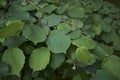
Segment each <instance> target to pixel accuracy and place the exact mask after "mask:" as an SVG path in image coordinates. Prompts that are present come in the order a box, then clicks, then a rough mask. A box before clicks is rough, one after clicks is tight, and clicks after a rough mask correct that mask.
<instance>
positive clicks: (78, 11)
mask: <svg viewBox="0 0 120 80" xmlns="http://www.w3.org/2000/svg"><path fill="white" fill-rule="evenodd" d="M67 14H68V16H70V17H72V18H83V17H85V12H84V9H83V8H81V7H79V6H72V7H69V8H68V10H67Z"/></svg>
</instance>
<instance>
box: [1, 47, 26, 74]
mask: <svg viewBox="0 0 120 80" xmlns="http://www.w3.org/2000/svg"><path fill="white" fill-rule="evenodd" d="M2 61H3V62H5V63H7V64H8V65H9V66H10V67H11V70H10V73H11V74H13V75H17V76H20V71H21V70H22V68H23V66H24V63H25V56H24V54H23V51H22V50H20V49H19V48H9V49H7V50H6V51H5V52H4V54H3V56H2Z"/></svg>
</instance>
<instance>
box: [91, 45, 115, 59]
mask: <svg viewBox="0 0 120 80" xmlns="http://www.w3.org/2000/svg"><path fill="white" fill-rule="evenodd" d="M93 52H94V53H95V54H96V55H97V56H98V57H99V58H101V59H103V58H105V57H107V56H109V55H112V54H113V49H112V48H111V47H109V46H106V45H104V44H97V46H96V47H95V49H94V50H93Z"/></svg>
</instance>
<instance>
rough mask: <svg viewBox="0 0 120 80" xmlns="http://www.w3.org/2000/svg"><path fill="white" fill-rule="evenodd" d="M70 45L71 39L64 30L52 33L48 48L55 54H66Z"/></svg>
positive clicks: (48, 40)
mask: <svg viewBox="0 0 120 80" xmlns="http://www.w3.org/2000/svg"><path fill="white" fill-rule="evenodd" d="M70 44H71V40H70V37H69V36H68V35H66V34H65V33H64V31H62V30H54V31H52V32H51V33H50V35H49V37H48V39H47V45H48V48H49V49H50V50H51V51H52V52H54V53H66V50H67V49H68V48H69V46H70Z"/></svg>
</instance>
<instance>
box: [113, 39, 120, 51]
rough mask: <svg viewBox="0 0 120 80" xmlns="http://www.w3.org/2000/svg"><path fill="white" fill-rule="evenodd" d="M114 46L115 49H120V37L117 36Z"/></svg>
mask: <svg viewBox="0 0 120 80" xmlns="http://www.w3.org/2000/svg"><path fill="white" fill-rule="evenodd" d="M113 48H114V49H115V50H120V37H119V38H116V40H115V41H114V42H113Z"/></svg>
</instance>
